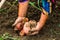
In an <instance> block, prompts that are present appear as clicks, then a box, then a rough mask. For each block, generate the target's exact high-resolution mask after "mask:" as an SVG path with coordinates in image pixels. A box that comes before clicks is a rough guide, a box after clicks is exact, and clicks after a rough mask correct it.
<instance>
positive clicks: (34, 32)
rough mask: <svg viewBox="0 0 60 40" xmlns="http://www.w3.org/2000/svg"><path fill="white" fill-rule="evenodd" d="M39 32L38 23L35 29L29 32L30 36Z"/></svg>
mask: <svg viewBox="0 0 60 40" xmlns="http://www.w3.org/2000/svg"><path fill="white" fill-rule="evenodd" d="M39 30H40V24H39V22H38V23H37V25H36V27H35V28H32V29H31V30H30V32H31V34H30V35H35V34H38V33H39Z"/></svg>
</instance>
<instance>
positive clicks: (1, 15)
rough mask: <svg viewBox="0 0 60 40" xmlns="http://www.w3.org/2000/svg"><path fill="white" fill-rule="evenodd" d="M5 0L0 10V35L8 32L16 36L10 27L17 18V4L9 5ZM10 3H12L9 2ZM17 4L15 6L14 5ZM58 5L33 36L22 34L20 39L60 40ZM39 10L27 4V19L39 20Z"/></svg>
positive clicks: (59, 12) (59, 8)
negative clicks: (38, 31)
mask: <svg viewBox="0 0 60 40" xmlns="http://www.w3.org/2000/svg"><path fill="white" fill-rule="evenodd" d="M8 2H13V1H12V0H11V1H9V0H8V1H6V3H5V4H4V6H3V7H2V8H4V9H5V10H3V9H2V10H3V11H1V10H0V35H2V34H4V33H10V34H11V35H13V36H18V35H17V34H16V33H15V32H14V31H13V28H12V24H13V23H14V21H15V20H16V18H17V13H18V10H17V9H18V8H17V7H18V4H15V5H12V6H11V5H10V4H9V3H8ZM7 3H8V4H7ZM11 4H12V3H11ZM16 5H17V6H16ZM59 10H60V7H58V8H56V9H55V10H54V12H53V13H52V14H50V15H49V18H48V20H47V22H46V24H45V25H44V27H43V28H42V29H41V30H40V33H39V34H37V35H34V36H24V37H22V38H21V40H60V11H59ZM40 13H41V11H39V10H37V9H35V8H34V7H32V6H30V5H29V8H28V11H27V16H26V17H28V18H29V19H31V20H32V19H34V20H36V21H38V20H39V16H40Z"/></svg>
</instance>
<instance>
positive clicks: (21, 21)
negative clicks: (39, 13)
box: [12, 17, 25, 30]
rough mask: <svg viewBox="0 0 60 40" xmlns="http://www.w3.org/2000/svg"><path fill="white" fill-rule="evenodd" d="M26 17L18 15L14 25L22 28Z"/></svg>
mask: <svg viewBox="0 0 60 40" xmlns="http://www.w3.org/2000/svg"><path fill="white" fill-rule="evenodd" d="M24 19H25V17H18V18H17V19H16V21H15V22H14V24H13V25H12V26H15V29H17V30H20V28H21V27H20V26H23V21H24Z"/></svg>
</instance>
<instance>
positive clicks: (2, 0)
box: [0, 0, 6, 8]
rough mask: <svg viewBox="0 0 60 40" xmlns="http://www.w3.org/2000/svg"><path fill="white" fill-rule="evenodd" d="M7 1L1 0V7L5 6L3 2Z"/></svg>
mask: <svg viewBox="0 0 60 40" xmlns="http://www.w3.org/2000/svg"><path fill="white" fill-rule="evenodd" d="M5 1H6V0H1V2H0V8H1V7H2V6H3V4H4V2H5Z"/></svg>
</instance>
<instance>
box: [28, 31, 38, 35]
mask: <svg viewBox="0 0 60 40" xmlns="http://www.w3.org/2000/svg"><path fill="white" fill-rule="evenodd" d="M36 34H38V31H36V32H33V33H30V34H28V35H36Z"/></svg>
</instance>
